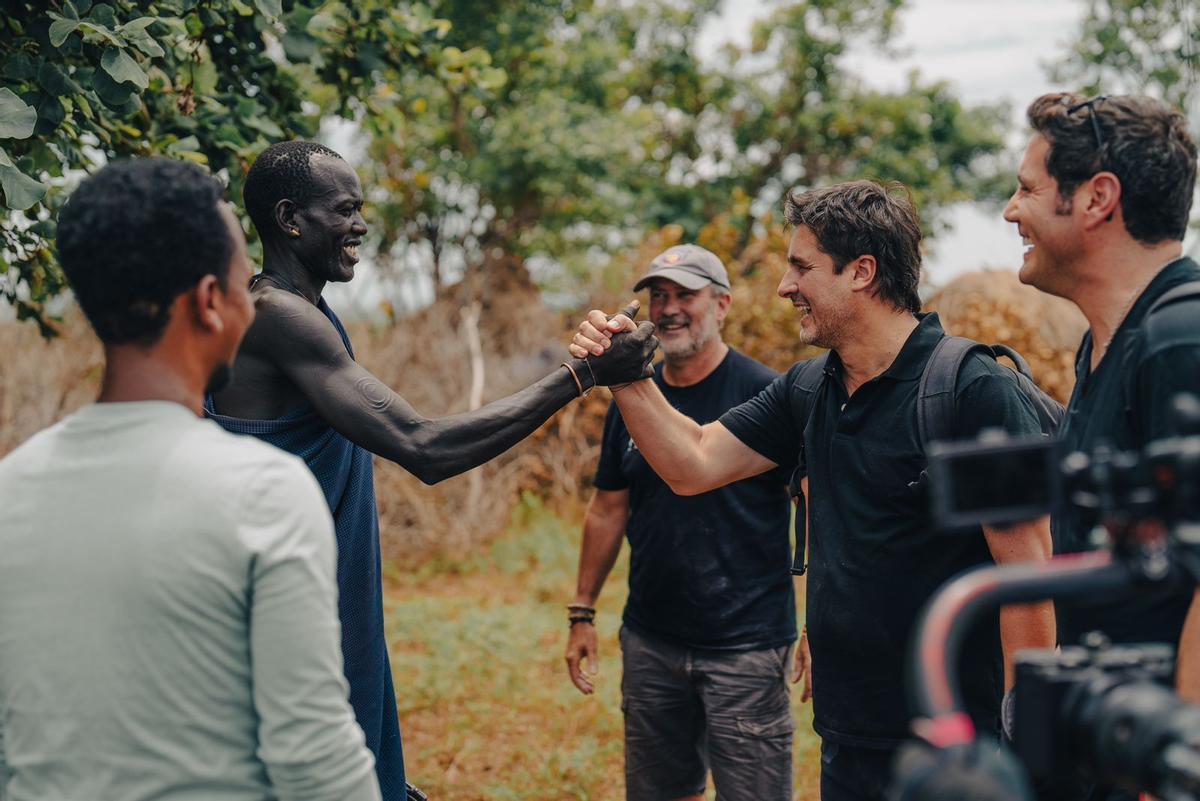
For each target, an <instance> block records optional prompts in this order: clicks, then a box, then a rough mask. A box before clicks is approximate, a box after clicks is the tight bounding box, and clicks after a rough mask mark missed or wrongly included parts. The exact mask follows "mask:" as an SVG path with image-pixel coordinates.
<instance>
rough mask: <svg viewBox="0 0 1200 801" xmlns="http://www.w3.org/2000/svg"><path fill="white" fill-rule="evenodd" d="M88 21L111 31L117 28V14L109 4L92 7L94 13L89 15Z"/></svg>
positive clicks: (98, 4)
mask: <svg viewBox="0 0 1200 801" xmlns="http://www.w3.org/2000/svg"><path fill="white" fill-rule="evenodd" d="M88 19H90V20H92V21H93V22H97V23H99V24H101V25H103V26H104V27H105V28H108V29H110V30H111V29H113V28H115V27H117V12H116V11H114V10H113V7H112V6H110V5H109V4H108V3H97V4H96V5H94V6H92V13H90V14H88Z"/></svg>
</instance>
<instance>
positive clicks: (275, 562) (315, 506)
mask: <svg viewBox="0 0 1200 801" xmlns="http://www.w3.org/2000/svg"><path fill="white" fill-rule="evenodd" d="M241 505H242V511H241V518H240V519H241V520H242V521H243V522H242V525H241V531H242V536H243V541H244V542H245V544H246V545H247V546H248V547H249V548H250V550H251V553H253V554H254V557H253V564H252V567H251V575H250V582H251V593H252V598H251V604H250V653H251V660H252V663H253V665H252V670H253V673H252V675H253V682H254V706H255V710H256V711H257V713H258V717H259V729H258V731H259V737H258V740H259V757H260V758H261V759H262V761H263V763H264V764H265V765H266V767H267V773H268V775H269V776H270V779H271V783H272V785H273V786H274V789H275V791H276V793H277V794H278V796H279V799H280V801H293V800H294V801H326V799H328V801H334V799H337V801H343V800H344V801H377V800H378V799H379V797H380V796H379V785H378V781H377V779H376V777H375V769H374V767H375V766H374V760H373V758H372V756H371V753H370V751H368V750H367V747H366V745H365V741H364V738H363V733H362V730H361V729H360V728H359V726H358V723H357V722H356V721H355V719H354V712H353V710H352V709H351V707H350V701H349V689H348V685H347V683H346V679H345V676H344V674H343V671H342V652H341V625H340V623H339V622H338V616H337V580H336V549H337V545H336V540H335V538H334V530H333V520H332V518H331V517H330V515H329V508H328V506H327V505H326V503H325V497H324V495H322V493H321V490H320V488H319V487H318V485H317V482H316V480H315V479H314V478H313V476H312V474H311V473H310V472H309V471H308V469H307V468H306V467H305V466H304V464H303V462H300V461H299V460H296V459H293V458H291V457H288V458H286V459H283V458H281V459H279V460H272V461H271V463H270V464H269V465H267V466H266V467H265V468H264V469H263V470H261V471H260V472H259V473H258V474H257V475H256V476H255V480H254V481H253V482H251V484H250V485H249V486H247V487H246V490H245V492H244V493H243V497H242V504H241Z"/></svg>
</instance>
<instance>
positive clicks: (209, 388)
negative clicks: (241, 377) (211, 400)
mask: <svg viewBox="0 0 1200 801" xmlns="http://www.w3.org/2000/svg"><path fill="white" fill-rule="evenodd" d="M232 380H233V365H232V364H229V363H224V364H218V365H217V367H216V369H215V370H213V371H212V374H211V375H210V376H209V377H208V383H207V384H206V385H205V387H204V394H205V395H216V394H217V393H218V392H220V391H221V390H223V389H225V387H227V386H229V382H230V381H232Z"/></svg>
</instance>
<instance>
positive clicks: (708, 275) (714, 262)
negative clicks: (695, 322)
mask: <svg viewBox="0 0 1200 801" xmlns="http://www.w3.org/2000/svg"><path fill="white" fill-rule="evenodd" d="M655 278H666V279H667V280H668V281H674V282H675V283H677V284H679V285H680V286H682V287H685V288H687V289H700V288H702V287H705V286H708V285H709V284H717V285H718V286H722V287H725V288H726V289H729V273H727V272H725V265H724V264H722V263H721V260H720V259H718V258H717V255H716V254H715V253H713V252H712V251H710V250H705V249H704V248H702V247H700V246H699V245H676V246H675V247H673V248H668V249H667V250H664V251H663V252H662V253H660V254H658V255H657V256H655V257H654V261H652V262H650V271H649V272H647V273H646V274H645V275H643V276H642V277H641V278H640V279H638V282H637V283H636V284H634V285H633V291H634V292H637V291H638V290H640V289H641V288H642V287H644V286H646V284H648V283H650V282H651V281H652V280H654V279H655Z"/></svg>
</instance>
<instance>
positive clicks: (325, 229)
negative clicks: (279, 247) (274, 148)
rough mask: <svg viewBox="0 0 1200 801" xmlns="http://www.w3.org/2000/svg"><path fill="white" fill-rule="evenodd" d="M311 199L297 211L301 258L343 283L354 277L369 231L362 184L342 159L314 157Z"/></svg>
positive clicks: (321, 274)
mask: <svg viewBox="0 0 1200 801" xmlns="http://www.w3.org/2000/svg"><path fill="white" fill-rule="evenodd" d="M311 170H312V178H313V185H314V191H313V196H312V199H311V201H310V202H309V203H308V204H307V205H306V206H305V207H303V208H299V209H297V210H296V214H295V224H296V228H297V229H299V231H300V232H301V233H300V236H299V237H297V238H296V239H294V240H293V246H294V247H296V248H298V249H299V255H300V260H301V261H302V262H303V264H304V266H305V267H306V268H307V269H308V270H309V271H311V272H312V273H313V275H315V276H316V277H317V278H319V279H321V280H323V281H335V282H344V281H349V280H350V279H352V278H353V277H354V265H356V264H357V263H358V248H359V245H361V244H362V238H363V236H365V235H366V233H367V225H366V223H365V222H363V218H362V206H363V194H362V186H361V185H359V182H358V176H357V175H355V173H354V170H353V169H351V167H350V165H349V164H347V163H346V162H344V161H342V160H341V159H336V158H331V157H328V156H314V157H313V160H312V163H311Z"/></svg>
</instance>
